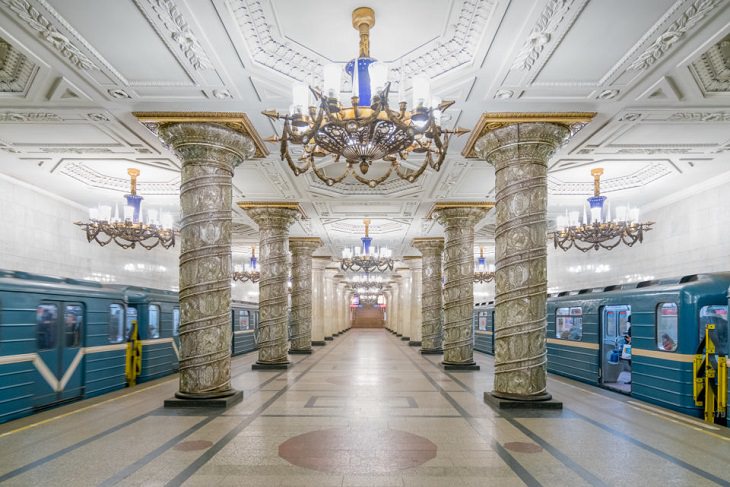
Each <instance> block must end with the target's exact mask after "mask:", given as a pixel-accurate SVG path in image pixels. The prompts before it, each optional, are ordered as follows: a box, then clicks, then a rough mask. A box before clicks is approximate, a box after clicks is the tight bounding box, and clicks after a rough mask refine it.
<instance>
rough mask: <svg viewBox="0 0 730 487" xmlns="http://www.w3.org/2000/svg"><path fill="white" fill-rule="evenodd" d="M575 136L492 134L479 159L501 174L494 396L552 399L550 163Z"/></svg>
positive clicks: (527, 129) (541, 130) (552, 126)
mask: <svg viewBox="0 0 730 487" xmlns="http://www.w3.org/2000/svg"><path fill="white" fill-rule="evenodd" d="M569 135H570V130H569V129H568V128H567V127H566V126H564V125H560V124H556V123H519V124H511V125H507V126H504V127H501V128H497V129H495V130H492V131H490V132H488V133H487V134H486V135H484V136H483V137H482V138H481V139H480V140H479V143H478V145H479V146H480V147H479V149H478V153H479V155H480V156H481V157H482V158H484V159H486V160H487V162H490V163H492V164H494V166H495V168H496V178H497V183H496V192H497V206H496V213H497V227H496V233H495V240H496V301H495V303H496V305H495V333H494V336H495V372H494V392H493V393H492V394H493V395H494V396H496V397H499V398H504V399H516V400H528V401H530V400H532V401H535V400H547V399H550V398H551V396H550V394H548V393H547V390H546V372H545V363H546V349H545V329H546V316H545V303H546V298H547V294H546V293H547V249H546V243H545V239H546V231H547V225H546V210H547V161H548V159H549V158H550V156H551V155H552V154H553V153H554V152H555V150H556V149H557V147H558V146H559V145H560V144H561V143H562V142H563V141H565V140H566V139H567V138H568V136H569Z"/></svg>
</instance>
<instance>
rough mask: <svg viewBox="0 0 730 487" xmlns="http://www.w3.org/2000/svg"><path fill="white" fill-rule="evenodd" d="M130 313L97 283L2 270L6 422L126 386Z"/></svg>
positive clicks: (0, 379) (117, 295)
mask: <svg viewBox="0 0 730 487" xmlns="http://www.w3.org/2000/svg"><path fill="white" fill-rule="evenodd" d="M125 309H126V304H125V297H124V295H123V293H121V292H120V291H119V290H115V289H111V288H108V287H105V286H102V285H101V284H99V283H97V282H92V281H83V280H77V279H64V278H59V277H49V276H41V275H35V274H30V273H26V272H18V271H0V391H1V392H2V396H1V397H0V422H5V421H9V420H11V419H15V418H18V417H21V416H25V415H28V414H31V413H32V412H34V411H38V410H42V409H46V408H50V407H53V406H55V405H57V404H61V403H65V402H70V401H74V400H77V399H81V398H82V397H91V396H96V395H99V394H103V393H106V392H109V391H112V390H114V389H119V388H122V387H124V386H125V384H126V380H125V374H124V365H125V359H124V358H125V351H126V347H127V345H126V339H125V337H124V335H123V333H122V330H123V326H124V315H125Z"/></svg>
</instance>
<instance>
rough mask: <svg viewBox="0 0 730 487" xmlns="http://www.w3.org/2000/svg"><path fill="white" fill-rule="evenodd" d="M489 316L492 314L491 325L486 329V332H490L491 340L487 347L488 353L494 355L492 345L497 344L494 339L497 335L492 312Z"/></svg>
mask: <svg viewBox="0 0 730 487" xmlns="http://www.w3.org/2000/svg"><path fill="white" fill-rule="evenodd" d="M491 314H492V323H491V325H489V327H488V328H487V330H488V331H490V332H492V339H491V340H490V341H489V343H490V347H489V348H490V350H489V351H490V352H491V353H492V354H494V345H495V344H496V343H497V342H496V339H497V333H496V330H497V326H496V325H495V323H494V310H492V311H491Z"/></svg>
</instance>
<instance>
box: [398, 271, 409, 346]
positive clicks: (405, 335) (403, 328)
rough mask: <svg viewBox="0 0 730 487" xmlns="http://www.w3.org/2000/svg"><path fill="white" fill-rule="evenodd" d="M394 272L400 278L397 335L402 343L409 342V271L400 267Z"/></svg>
mask: <svg viewBox="0 0 730 487" xmlns="http://www.w3.org/2000/svg"><path fill="white" fill-rule="evenodd" d="M396 272H397V273H398V275H399V276H401V280H400V283H399V291H400V292H399V297H400V302H399V303H398V314H399V315H400V320H399V322H398V334H399V335H400V339H401V340H404V341H410V339H411V337H410V332H411V270H410V269H409V268H408V267H401V268H399V269H396Z"/></svg>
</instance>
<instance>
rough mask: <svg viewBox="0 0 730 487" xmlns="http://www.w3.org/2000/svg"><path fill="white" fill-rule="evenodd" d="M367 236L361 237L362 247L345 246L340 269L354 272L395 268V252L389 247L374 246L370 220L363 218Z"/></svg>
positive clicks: (382, 270) (381, 270) (383, 270)
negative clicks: (370, 233) (369, 232)
mask: <svg viewBox="0 0 730 487" xmlns="http://www.w3.org/2000/svg"><path fill="white" fill-rule="evenodd" d="M363 223H364V224H365V236H364V237H362V238H360V240H361V241H362V247H354V248H345V249H343V250H342V260H341V261H340V269H342V270H343V271H354V272H361V271H362V272H366V273H369V272H385V271H392V270H393V264H394V261H393V258H392V255H393V252H392V251H391V250H390V249H389V248H388V247H372V246H371V245H370V244H371V243H372V241H373V239H372V238H370V236H369V234H368V230H369V228H370V220H368V219H365V220H363Z"/></svg>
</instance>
